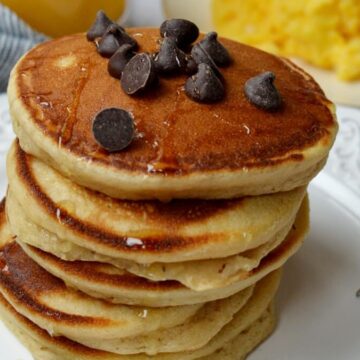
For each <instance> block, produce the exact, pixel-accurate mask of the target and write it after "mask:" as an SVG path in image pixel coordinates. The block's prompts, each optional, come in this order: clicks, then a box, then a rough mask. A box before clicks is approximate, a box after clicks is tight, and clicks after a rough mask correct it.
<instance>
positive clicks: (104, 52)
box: [97, 33, 120, 58]
mask: <svg viewBox="0 0 360 360" xmlns="http://www.w3.org/2000/svg"><path fill="white" fill-rule="evenodd" d="M119 46H120V44H119V42H118V41H117V39H116V37H115V36H114V35H113V34H110V33H109V34H104V35H103V37H102V38H101V39H100V41H99V44H98V48H97V51H98V53H99V54H100V55H101V56H104V57H107V58H109V57H111V56H113V55H114V54H115V52H116V50H117V49H118V48H119Z"/></svg>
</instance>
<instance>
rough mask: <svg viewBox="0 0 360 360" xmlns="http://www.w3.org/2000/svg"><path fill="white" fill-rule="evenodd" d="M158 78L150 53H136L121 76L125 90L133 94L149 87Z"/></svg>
mask: <svg viewBox="0 0 360 360" xmlns="http://www.w3.org/2000/svg"><path fill="white" fill-rule="evenodd" d="M156 80H157V74H156V69H155V65H154V62H153V60H152V59H151V57H150V55H149V54H146V53H142V54H137V55H135V56H134V57H133V58H132V59H131V60H130V61H129V62H128V63H127V64H126V66H125V68H124V71H123V73H122V77H121V86H122V88H123V90H124V91H125V92H126V93H127V94H129V95H133V94H135V93H137V92H139V91H143V90H145V89H147V88H149V87H150V86H151V85H152V84H153V83H154V82H155V81H156Z"/></svg>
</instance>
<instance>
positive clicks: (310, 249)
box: [0, 96, 360, 360]
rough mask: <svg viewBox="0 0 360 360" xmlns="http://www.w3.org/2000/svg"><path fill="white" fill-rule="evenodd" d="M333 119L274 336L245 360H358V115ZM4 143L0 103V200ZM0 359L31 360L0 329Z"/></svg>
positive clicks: (0, 104)
mask: <svg viewBox="0 0 360 360" xmlns="http://www.w3.org/2000/svg"><path fill="white" fill-rule="evenodd" d="M338 115H339V119H340V123H341V131H340V134H339V136H338V139H337V141H336V145H335V147H334V149H333V151H332V155H331V156H330V159H329V162H328V165H327V167H326V169H325V171H323V172H322V173H321V174H320V175H319V176H318V177H317V178H316V179H315V180H314V181H313V183H312V185H311V186H310V198H311V210H312V211H311V218H312V228H311V233H310V236H309V237H308V239H307V240H306V242H305V245H304V246H303V248H302V249H301V250H300V252H299V253H298V254H297V255H295V256H294V258H293V259H291V260H290V262H289V263H288V265H287V266H286V269H285V276H284V281H283V283H282V286H281V291H280V294H279V297H278V308H279V314H280V322H279V325H278V328H277V330H276V332H275V334H274V335H273V336H271V338H270V339H269V340H268V341H266V342H265V343H264V344H263V345H262V346H260V348H258V349H257V351H256V352H255V353H254V354H253V355H251V356H250V359H251V360H275V359H276V360H305V359H308V360H359V359H360V341H359V337H360V298H357V297H356V291H357V290H358V289H359V288H360V111H359V110H355V109H351V108H344V107H339V109H338ZM10 138H11V131H10V128H9V118H8V114H7V110H6V99H5V97H4V96H2V97H1V96H0V193H4V191H5V184H6V180H5V175H4V150H5V149H6V148H7V147H8V145H9V143H10ZM0 359H1V360H30V359H31V356H30V355H29V354H28V352H27V351H26V350H25V349H24V348H23V347H22V346H21V345H20V344H19V343H18V342H17V340H16V339H15V338H14V337H13V336H12V335H11V334H10V333H9V332H8V331H7V330H6V329H5V328H4V327H3V325H1V323H0Z"/></svg>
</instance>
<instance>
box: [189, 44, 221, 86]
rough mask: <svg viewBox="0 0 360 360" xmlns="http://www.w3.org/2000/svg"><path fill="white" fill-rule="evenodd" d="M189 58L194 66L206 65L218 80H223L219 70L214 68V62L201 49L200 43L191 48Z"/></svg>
mask: <svg viewBox="0 0 360 360" xmlns="http://www.w3.org/2000/svg"><path fill="white" fill-rule="evenodd" d="M191 56H192V58H193V60H194V61H195V63H196V64H198V65H199V64H207V65H209V66H210V67H211V68H212V69H213V70H214V72H215V74H216V76H217V77H218V78H219V79H223V76H222V74H221V72H220V70H219V68H218V67H217V66H216V64H215V62H214V60H213V59H212V57H211V56H210V54H209V53H208V52H207V51H206V50H205V49H204V48H203V46H202V45H201V43H197V44H195V45H194V46H193V48H192V49H191Z"/></svg>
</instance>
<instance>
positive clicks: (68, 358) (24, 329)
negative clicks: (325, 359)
mask: <svg viewBox="0 0 360 360" xmlns="http://www.w3.org/2000/svg"><path fill="white" fill-rule="evenodd" d="M0 316H1V318H2V320H3V321H4V323H5V325H6V326H7V327H8V328H9V330H11V331H12V332H13V333H14V334H15V336H16V337H17V338H18V339H19V340H20V341H21V342H22V343H23V344H24V345H25V346H26V347H27V348H28V349H29V350H30V352H31V353H32V355H33V356H34V358H35V359H39V360H40V359H41V360H74V359H77V360H149V359H154V360H193V359H199V360H224V359H226V360H230V359H231V360H235V359H236V360H244V359H245V358H246V355H247V354H248V353H249V352H251V351H252V350H253V349H254V348H255V347H256V346H258V345H259V344H260V343H261V342H262V341H263V340H264V339H266V338H267V337H268V336H269V335H270V334H271V332H272V331H273V330H274V328H275V325H276V320H275V315H274V310H273V306H272V305H270V307H269V308H268V309H267V310H266V311H265V312H264V313H263V314H262V315H261V316H260V317H258V318H257V319H254V322H253V323H251V325H250V326H249V327H247V328H246V329H244V330H243V331H240V333H239V332H237V331H236V328H235V329H230V331H229V333H228V334H227V336H224V337H223V338H222V339H220V341H218V342H213V343H211V344H210V346H209V347H207V348H204V349H200V350H198V351H196V352H183V353H179V354H176V353H175V354H160V355H156V356H154V357H151V356H148V355H145V354H139V355H130V356H129V355H126V356H124V355H117V354H113V353H109V352H105V351H99V350H94V349H91V348H89V347H86V346H83V345H80V344H78V343H76V342H74V341H71V340H69V339H67V338H65V337H52V336H50V335H49V334H48V333H47V332H46V331H44V330H42V329H41V328H39V327H38V326H36V325H35V324H34V323H32V322H31V321H29V320H28V319H26V318H25V317H24V316H22V315H20V314H19V313H17V312H16V310H15V309H14V308H13V307H12V306H11V305H10V304H9V303H8V302H7V301H6V300H5V299H4V297H3V296H1V295H0ZM250 317H254V316H253V314H252V316H250ZM238 320H239V319H238ZM252 320H253V319H252ZM239 323H240V324H241V321H239ZM237 325H238V324H237Z"/></svg>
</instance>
